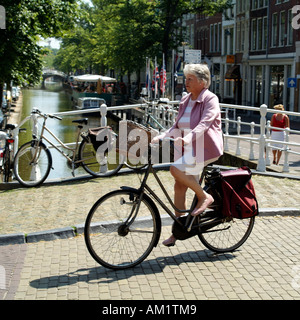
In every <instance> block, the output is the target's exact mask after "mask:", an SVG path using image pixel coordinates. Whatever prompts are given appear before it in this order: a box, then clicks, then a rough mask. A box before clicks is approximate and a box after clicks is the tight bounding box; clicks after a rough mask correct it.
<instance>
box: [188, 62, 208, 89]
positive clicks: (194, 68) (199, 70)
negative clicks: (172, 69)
mask: <svg viewBox="0 0 300 320" xmlns="http://www.w3.org/2000/svg"><path fill="white" fill-rule="evenodd" d="M183 72H184V75H185V76H186V75H188V74H192V75H194V76H195V77H197V79H198V80H199V81H203V82H204V87H205V88H206V89H208V88H209V87H210V84H211V79H210V77H211V76H210V71H209V68H208V66H207V65H206V64H203V63H202V64H187V65H186V66H185V67H184V70H183Z"/></svg>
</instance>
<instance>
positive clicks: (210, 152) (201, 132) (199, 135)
mask: <svg viewBox="0 0 300 320" xmlns="http://www.w3.org/2000/svg"><path fill="white" fill-rule="evenodd" d="M190 97H191V94H189V95H187V96H185V97H183V98H182V100H181V102H180V105H179V111H178V116H177V119H176V121H175V123H174V125H173V127H172V128H171V129H169V130H168V131H166V132H165V133H164V134H162V135H161V136H160V137H161V138H163V137H167V136H169V137H170V136H174V133H175V132H176V131H178V125H177V124H178V121H179V119H180V118H181V117H182V116H183V114H184V111H185V109H186V107H187V105H188V102H189V99H190ZM176 129H177V130H176ZM172 131H173V132H172ZM184 141H185V144H190V143H193V152H194V156H195V151H196V150H197V152H196V159H197V161H198V162H201V160H203V159H204V161H209V160H211V159H215V158H219V157H220V156H221V155H222V154H223V135H222V124H221V112H220V106H219V99H218V97H217V96H216V95H215V94H214V93H212V92H210V91H209V90H208V89H204V90H203V91H202V92H201V93H200V95H199V97H198V99H197V101H196V104H195V105H194V107H193V109H192V112H191V131H190V132H189V133H188V134H187V135H186V136H185V137H184ZM197 144H198V145H197ZM200 144H201V145H200ZM198 150H201V152H202V151H203V153H204V157H203V154H202V155H201V154H199V152H198Z"/></svg>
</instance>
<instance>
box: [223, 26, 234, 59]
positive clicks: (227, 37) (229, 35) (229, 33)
mask: <svg viewBox="0 0 300 320" xmlns="http://www.w3.org/2000/svg"><path fill="white" fill-rule="evenodd" d="M233 36H234V31H233V28H226V29H225V30H224V54H225V55H226V54H227V55H228V54H233V40H234V38H233Z"/></svg>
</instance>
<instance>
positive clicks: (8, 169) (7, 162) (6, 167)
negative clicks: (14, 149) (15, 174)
mask: <svg viewBox="0 0 300 320" xmlns="http://www.w3.org/2000/svg"><path fill="white" fill-rule="evenodd" d="M10 152H11V151H10V149H9V145H6V146H5V151H4V157H3V167H4V172H3V173H4V174H3V176H4V179H3V180H4V182H9V179H10V177H11V161H10V160H11V155H10Z"/></svg>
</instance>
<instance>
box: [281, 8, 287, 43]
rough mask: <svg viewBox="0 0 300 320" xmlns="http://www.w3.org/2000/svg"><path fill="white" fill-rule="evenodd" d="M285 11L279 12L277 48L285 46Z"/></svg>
mask: <svg viewBox="0 0 300 320" xmlns="http://www.w3.org/2000/svg"><path fill="white" fill-rule="evenodd" d="M285 20H286V19H285V11H281V12H280V27H279V46H280V47H283V46H284V45H285V37H286V33H285Z"/></svg>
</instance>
